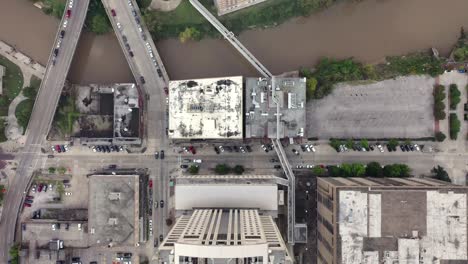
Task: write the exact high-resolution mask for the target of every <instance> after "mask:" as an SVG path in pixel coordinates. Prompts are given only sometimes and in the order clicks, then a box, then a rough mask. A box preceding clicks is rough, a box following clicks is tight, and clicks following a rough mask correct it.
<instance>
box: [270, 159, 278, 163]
mask: <svg viewBox="0 0 468 264" xmlns="http://www.w3.org/2000/svg"><path fill="white" fill-rule="evenodd" d="M270 162H273V163H274V162H279V160H277V159H270Z"/></svg>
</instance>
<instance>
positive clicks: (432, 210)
mask: <svg viewBox="0 0 468 264" xmlns="http://www.w3.org/2000/svg"><path fill="white" fill-rule="evenodd" d="M467 193H468V187H466V186H456V185H452V184H449V183H447V182H442V181H438V180H433V179H420V178H404V179H402V178H318V180H317V240H318V241H317V248H318V249H317V263H328V264H332V263H333V264H337V263H347V264H348V263H349V264H351V263H467V261H468V257H467V252H468V246H467Z"/></svg>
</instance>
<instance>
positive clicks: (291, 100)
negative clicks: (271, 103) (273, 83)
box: [288, 93, 297, 109]
mask: <svg viewBox="0 0 468 264" xmlns="http://www.w3.org/2000/svg"><path fill="white" fill-rule="evenodd" d="M296 101H297V94H295V93H288V109H291V108H297V104H296Z"/></svg>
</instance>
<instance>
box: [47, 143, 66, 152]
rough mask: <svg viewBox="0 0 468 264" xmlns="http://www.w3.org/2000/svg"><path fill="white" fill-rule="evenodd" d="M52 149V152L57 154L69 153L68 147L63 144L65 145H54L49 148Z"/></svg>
mask: <svg viewBox="0 0 468 264" xmlns="http://www.w3.org/2000/svg"><path fill="white" fill-rule="evenodd" d="M50 148H51V149H52V152H54V153H55V152H57V153H62V152H68V151H70V147H69V146H68V145H67V144H65V145H54V146H51V147H50Z"/></svg>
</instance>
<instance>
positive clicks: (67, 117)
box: [53, 95, 80, 137]
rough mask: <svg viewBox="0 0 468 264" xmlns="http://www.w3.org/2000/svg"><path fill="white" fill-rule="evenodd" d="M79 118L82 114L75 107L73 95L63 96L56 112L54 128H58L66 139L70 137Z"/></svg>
mask: <svg viewBox="0 0 468 264" xmlns="http://www.w3.org/2000/svg"><path fill="white" fill-rule="evenodd" d="M79 116H80V113H79V112H78V111H77V110H76V106H75V97H74V96H73V95H62V96H61V97H60V100H59V105H58V108H57V111H56V112H55V116H54V122H53V126H54V127H56V128H58V130H59V131H60V133H61V134H62V135H63V136H64V137H68V136H70V134H71V132H72V131H73V123H74V122H75V121H76V120H77V119H78V117H79Z"/></svg>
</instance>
